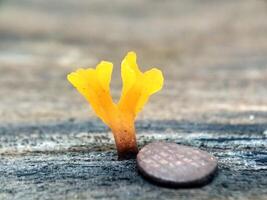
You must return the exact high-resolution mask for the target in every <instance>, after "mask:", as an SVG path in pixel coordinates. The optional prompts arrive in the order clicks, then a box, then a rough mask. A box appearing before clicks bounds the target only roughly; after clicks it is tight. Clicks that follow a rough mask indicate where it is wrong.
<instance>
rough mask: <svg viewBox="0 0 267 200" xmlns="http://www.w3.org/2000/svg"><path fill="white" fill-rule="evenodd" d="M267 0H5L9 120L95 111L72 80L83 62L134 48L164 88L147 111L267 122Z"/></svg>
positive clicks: (1, 67) (1, 112)
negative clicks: (71, 74)
mask: <svg viewBox="0 0 267 200" xmlns="http://www.w3.org/2000/svg"><path fill="white" fill-rule="evenodd" d="M266 19H267V1H264V0H255V1H251V0H236V1H232V0H225V1H214V0H202V1H193V0H179V1H175V0H170V1H163V0H154V1H152V0H146V1H143V0H136V1H123V0H115V1H112V2H111V1H104V0H90V1H85V0H84V1H83V0H79V1H78V0H76V1H72V0H57V1H54V0H46V1H43V0H1V1H0V97H1V100H0V122H1V124H6V123H8V124H9V123H11V124H14V123H15V124H16V123H44V122H45V123H46V122H57V121H65V120H69V119H71V120H73V119H75V120H88V119H90V118H95V115H94V113H93V112H92V111H91V109H90V108H89V107H88V105H87V103H86V101H85V100H84V99H83V98H82V97H81V96H80V95H79V94H78V93H77V91H76V90H75V89H74V88H73V87H72V86H71V85H70V84H69V83H68V82H67V80H66V75H67V74H68V73H69V72H71V71H73V70H75V69H77V68H78V67H94V66H95V65H96V64H97V63H98V62H99V61H101V60H109V61H111V62H113V63H114V64H115V68H114V73H113V79H112V93H113V96H114V98H115V99H117V98H118V97H119V95H120V90H121V81H120V74H119V73H120V62H121V60H122V58H123V57H124V56H125V54H126V52H127V51H130V50H134V51H136V52H137V55H138V62H139V65H140V67H141V68H142V70H146V69H148V68H150V67H154V66H156V67H159V68H161V69H162V70H163V72H164V75H165V86H164V89H163V90H162V91H161V92H160V93H158V94H156V95H155V96H153V97H152V98H151V100H150V102H149V104H148V105H147V106H146V107H145V110H144V111H143V112H142V113H141V115H140V116H139V119H140V120H142V119H162V120H164V119H174V120H187V121H194V122H195V121H196V122H201V121H210V122H226V123H236V122H238V123H241V122H244V123H250V122H252V123H253V120H254V119H257V120H258V122H260V121H264V120H265V121H266V117H267V114H266V111H267V104H266V98H267V95H266V94H267V79H266V78H267V56H266V55H267V20H266Z"/></svg>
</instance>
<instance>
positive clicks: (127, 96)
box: [67, 52, 164, 160]
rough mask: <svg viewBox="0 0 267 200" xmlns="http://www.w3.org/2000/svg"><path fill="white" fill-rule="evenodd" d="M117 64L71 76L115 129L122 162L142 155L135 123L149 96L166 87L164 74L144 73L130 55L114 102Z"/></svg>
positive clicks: (108, 64) (84, 70) (69, 78)
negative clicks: (113, 84) (139, 150)
mask: <svg viewBox="0 0 267 200" xmlns="http://www.w3.org/2000/svg"><path fill="white" fill-rule="evenodd" d="M112 69H113V64H112V63H110V62H107V61H102V62H100V63H99V64H98V65H97V66H96V69H92V68H88V69H78V70H77V71H76V72H72V73H70V74H69V75H68V77H67V78H68V80H69V81H70V83H71V84H72V85H73V86H74V87H75V88H76V89H77V90H78V91H79V92H80V93H81V94H82V95H83V96H84V97H85V99H86V100H87V101H88V102H89V103H90V104H91V106H92V108H93V110H94V111H95V113H96V115H97V116H98V117H99V118H100V119H101V120H102V121H103V122H104V123H105V124H106V125H107V126H109V127H110V128H111V130H112V133H113V135H114V138H115V142H116V147H117V152H118V158H119V159H120V160H123V159H130V158H132V157H135V155H136V154H137V152H138V148H137V144H136V135H135V126H134V121H135V118H136V116H137V114H138V113H139V112H140V111H141V110H142V108H143V107H144V105H145V104H146V102H147V101H148V99H149V96H150V95H152V94H153V93H156V92H157V91H159V90H160V89H161V88H162V86H163V81H164V79H163V75H162V72H161V71H160V70H159V69H156V68H152V69H151V70H148V71H146V72H144V73H142V72H141V71H140V70H139V68H138V65H137V63H136V54H135V52H129V53H128V54H127V55H126V56H125V58H124V59H123V61H122V63H121V77H122V83H123V87H122V93H121V97H120V100H119V102H118V103H117V104H116V103H114V102H113V100H112V97H111V94H110V87H109V85H110V80H111V75H112Z"/></svg>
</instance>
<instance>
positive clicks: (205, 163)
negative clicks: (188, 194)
mask: <svg viewBox="0 0 267 200" xmlns="http://www.w3.org/2000/svg"><path fill="white" fill-rule="evenodd" d="M137 165H138V168H139V171H140V172H141V173H142V174H143V175H144V176H145V177H147V178H149V179H150V180H151V181H154V182H156V183H159V184H164V185H166V186H181V187H191V186H192V187H193V186H199V185H203V184H206V183H207V182H208V181H210V180H211V178H212V176H213V175H214V173H215V171H216V169H217V159H216V158H215V157H214V156H212V155H210V154H209V153H207V152H205V151H201V150H199V149H194V148H191V147H187V146H183V145H177V144H175V143H164V142H154V143H151V144H148V145H147V146H145V147H144V148H143V149H141V150H140V152H139V153H138V155H137Z"/></svg>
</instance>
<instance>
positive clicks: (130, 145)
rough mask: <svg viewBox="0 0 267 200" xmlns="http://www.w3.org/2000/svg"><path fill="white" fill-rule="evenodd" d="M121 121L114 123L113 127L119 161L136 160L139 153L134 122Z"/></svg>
mask: <svg viewBox="0 0 267 200" xmlns="http://www.w3.org/2000/svg"><path fill="white" fill-rule="evenodd" d="M131 121H132V122H131V123H129V121H127V120H125V118H124V119H123V120H121V121H120V122H119V123H114V124H113V125H114V126H112V133H113V135H114V138H115V143H116V147H117V152H118V159H119V160H127V159H131V158H135V157H136V154H137V153H138V147H137V143H136V136H135V127H134V121H133V120H131Z"/></svg>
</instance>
